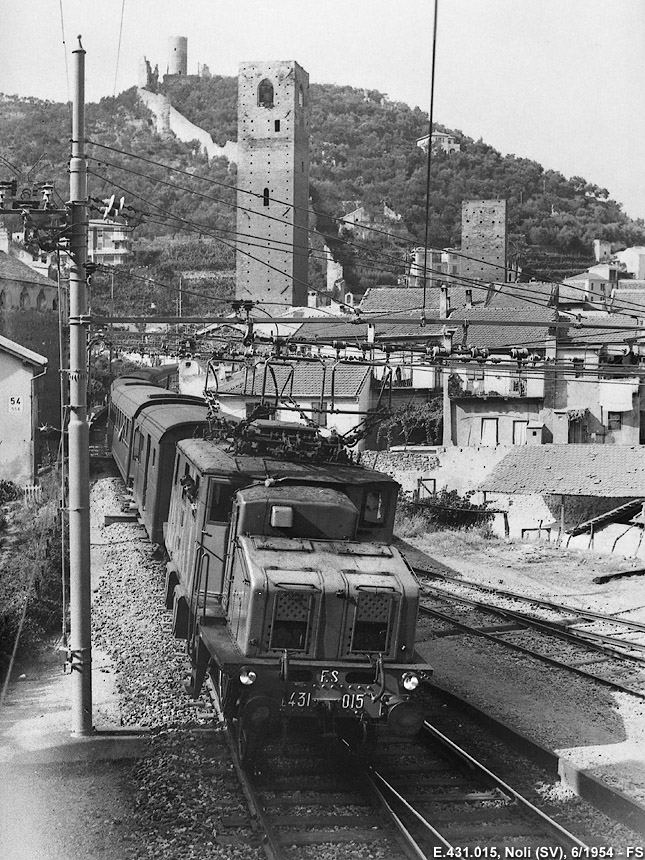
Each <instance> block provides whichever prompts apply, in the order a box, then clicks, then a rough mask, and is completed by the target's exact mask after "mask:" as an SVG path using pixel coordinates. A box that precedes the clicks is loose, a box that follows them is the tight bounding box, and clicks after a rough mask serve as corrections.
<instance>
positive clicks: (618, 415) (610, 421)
mask: <svg viewBox="0 0 645 860" xmlns="http://www.w3.org/2000/svg"><path fill="white" fill-rule="evenodd" d="M622 428H623V413H622V412H608V413H607V430H612V431H614V430H622Z"/></svg>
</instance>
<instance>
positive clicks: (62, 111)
mask: <svg viewBox="0 0 645 860" xmlns="http://www.w3.org/2000/svg"><path fill="white" fill-rule="evenodd" d="M160 89H161V90H162V91H163V92H165V93H166V94H167V95H168V97H169V98H170V101H171V102H172V104H173V105H174V106H175V107H177V109H178V110H180V111H181V112H182V113H183V114H184V115H185V116H186V117H187V118H188V119H189V120H191V121H192V122H194V123H196V124H197V125H199V126H201V127H203V128H205V129H206V130H207V131H209V133H211V135H212V136H213V138H214V139H215V140H216V141H217V142H218V143H220V144H223V143H224V142H225V141H226V140H227V139H235V136H236V122H237V120H236V79H235V78H227V77H218V76H214V77H212V78H210V79H201V78H197V77H186V78H177V79H169V80H168V81H167V83H166V84H165V85H163V86H162V87H161V88H160ZM0 119H1V120H2V125H3V136H2V142H1V143H0V156H2V158H4V159H6V160H8V161H9V162H10V163H11V164H13V165H19V166H21V167H23V168H26V169H30V168H32V167H33V166H34V165H36V167H35V169H34V170H33V172H32V174H31V178H32V179H35V180H37V179H53V180H54V182H55V184H56V191H57V194H58V197H59V200H64V199H66V196H67V193H68V191H67V189H68V176H67V162H68V139H69V125H70V118H69V108H68V106H67V105H63V104H55V103H52V102H42V101H39V100H37V99H19V98H17V97H14V96H9V97H1V96H0ZM86 125H87V138H88V140H89V141H90V142H89V143H88V146H87V152H88V156H89V162H88V167H89V171H90V176H89V193H90V195H91V196H92V197H94V198H98V199H100V198H103V197H107V196H108V195H109V194H112V193H115V192H116V193H117V194H119V195H121V194H123V195H125V197H126V202H127V204H129V205H130V206H133V207H135V208H136V209H137V210H139V213H140V215H139V216H138V217H137V218H136V219H135V222H138V226H137V230H136V232H135V236H136V237H137V238H138V239H145V240H148V242H146V243H142V245H141V247H140V249H139V252H138V255H137V258H136V259H135V265H134V271H133V275H134V276H135V277H134V278H133V279H130V280H127V279H126V277H125V276H126V272H125V271H123V272H121V273H119V275H118V277H117V278H115V282H116V283H115V301H116V309H117V310H119V306H120V303H121V300H122V299H123V302H124V303H125V304H126V305H127V306H128V307H133V309H136V310H138V311H143V310H144V309H145V308H146V307H150V305H151V304H153V303H154V304H155V305H156V309H157V310H158V311H169V310H172V309H174V307H175V306H176V301H177V293H178V283H179V275H180V273H182V272H184V271H186V270H190V271H192V272H194V271H196V270H208V272H209V277H210V281H209V278H206V279H204V280H203V281H202V282H201V283H200V288H199V290H194V292H195V293H198V295H194V296H193V297H192V299H191V294H190V291H187V292H186V294H185V296H184V297H183V298H184V299H185V302H184V309H185V312H186V313H188V312H200V311H202V310H209V309H212V307H213V304H212V301H211V297H212V298H213V299H214V298H215V297H218V298H220V299H221V297H222V296H226V295H229V294H230V292H231V290H232V288H233V277H234V271H233V270H234V251H233V244H234V240H235V211H236V210H235V191H234V185H235V178H236V172H235V165H229V164H228V163H227V162H226V160H225V159H214V160H213V161H211V163H210V164H209V163H208V161H207V159H206V158H205V157H204V156H203V155H202V154H201V152H200V151H199V149H198V147H197V146H196V145H195V143H194V142H193V143H188V144H186V143H181V142H180V141H178V140H176V139H175V138H174V137H172V136H164V137H160V136H159V135H158V134H157V133H156V132H155V130H154V124H153V121H152V118H151V116H150V114H149V112H148V111H147V109H146V108H145V107H144V106H143V105H142V104H141V102H140V101H139V100H138V98H137V95H136V89H135V88H133V89H131V90H127V91H126V92H124V93H121V94H120V95H119V96H118V97H116V98H105V99H102V100H101V101H100V102H99V103H98V104H91V105H88V106H87V111H86ZM437 127H438V128H442V127H441V126H437ZM426 133H427V115H426V114H425V112H424V111H422V110H420V109H419V108H414V109H413V108H410V107H409V106H408V105H406V104H403V103H400V102H390V101H388V100H387V99H386V98H385V97H384V96H383V95H382V94H381V93H379V92H377V91H367V92H365V91H363V90H356V89H353V88H351V87H340V86H335V85H331V84H313V85H312V86H311V198H312V202H313V206H314V208H315V210H316V213H317V218H316V224H317V228H318V229H319V230H320V231H321V232H322V233H323V234H325V236H326V238H327V241H328V242H330V243H331V244H332V245H335V248H336V253H337V255H338V256H339V257H341V258H342V259H343V262H344V263H345V264H346V277H347V280H348V281H349V283H350V284H352V285H353V286H357V287H358V288H363V289H364V288H366V287H367V286H370V285H371V284H373V283H387V282H390V283H391V282H392V281H393V279H394V278H395V277H396V274H397V270H396V267H395V266H394V267H393V266H391V265H390V266H385V268H384V267H383V266H382V265H381V266H377V265H375V263H374V258H375V257H377V256H378V257H380V259H381V260H382V259H383V255H384V254H385V253H387V254H389V255H391V256H392V257H395V258H397V259H399V258H400V257H401V249H402V248H405V247H409V246H410V244H416V243H418V242H419V241H421V240H422V238H423V235H424V230H425V226H424V225H425V189H426V161H425V156H424V154H423V152H422V151H421V150H420V149H419V148H418V147H417V146H416V143H415V141H416V139H417V138H419V137H421V136H422V135H424V134H426ZM454 134H455V135H456V137H457V138H458V140H459V141H460V143H461V144H462V152H460V153H455V154H453V155H446V154H444V153H437V154H436V155H435V156H433V162H432V181H431V192H430V201H429V214H430V221H429V236H430V242H431V243H432V244H433V245H435V246H448V245H450V246H454V245H457V246H458V245H459V240H460V227H461V224H460V222H461V203H462V200H463V199H467V198H479V197H497V196H500V197H506V198H507V200H508V228H509V250H510V252H511V253H512V254H515V255H516V256H518V257H519V259H520V261H521V262H522V264H523V265H524V267H525V269H530V268H531V267H532V266H534V264H535V263H540V264H542V269H541V270H540V274H541V275H542V276H543V277H547V278H548V277H561V276H563V275H565V274H567V273H570V272H572V271H579V270H580V269H581V268H583V267H584V266H585V265H587V264H588V263H589V262H591V257H590V255H591V242H592V240H593V239H594V238H595V237H600V238H604V239H608V240H611V241H614V242H619V243H624V244H626V245H628V244H643V243H645V225H644V224H643V222H642V221H639V222H634V221H632V220H631V219H629V218H628V217H627V216H626V215H625V214H624V213H623V212H622V209H621V206H620V204H618V203H616V202H615V201H613V200H612V199H611V198H610V196H609V192H608V191H607V190H606V189H601V188H598V187H597V186H594V185H592V184H590V183H588V182H586V181H585V180H584V179H583V178H581V177H573V178H571V179H566V178H565V177H564V176H563V175H562V174H560V173H558V172H556V171H545V170H544V169H543V168H542V167H541V165H539V164H538V163H536V162H534V161H530V160H528V159H522V158H516V157H515V156H512V155H509V156H502V155H501V154H500V153H499V152H497V151H496V150H495V149H493V148H492V147H490V146H488V145H487V144H485V143H484V142H483V141H481V140H479V141H475V140H473V139H472V138H469V137H467V136H466V135H464V134H463V133H461V132H459V131H456V132H454ZM99 144H100V145H99ZM127 153H135V154H136V156H138V157H133V156H129V155H128V154H127ZM142 158H144V159H146V160H145V161H143V160H141V159H142ZM162 165H165V166H171V167H173V168H176V169H177V170H178V171H184V172H185V173H190V174H193V176H194V177H195V178H191V177H190V176H187V175H185V173H181V172H175V171H169V170H168V169H167V167H165V166H162ZM5 174H6V175H5ZM12 175H13V174H12V171H11V170H10V169H9V167H7V168H6V171H3V174H2V176H1V177H0V178H11V177H12ZM384 202H385V203H387V205H388V206H389V207H391V208H392V209H393V210H394V211H395V212H397V213H400V215H401V220H400V221H399V222H398V223H397V224H396V227H395V228H394V230H393V236H392V237H387V236H378V235H375V236H374V237H373V238H371V239H370V240H368V241H364V242H356V243H355V244H354V246H352V245H348V244H342V243H339V242H338V222H337V220H335V219H338V218H339V217H342V215H344V214H345V213H346V212H347V211H349V210H350V209H351V208H352V207H353V206H354V204H360V205H364V206H365V207H366V208H367V209H368V211H370V212H371V213H373V214H377V213H378V212H381V211H382V208H383V203H384ZM164 235H165V236H168V235H173V236H176V237H180V236H184V237H186V239H190V243H189V247H188V249H187V250H186V251H185V252H182V254H183V256H181V255H180V254H179V252H178V250H177V248H178V246H177V245H176V244H174V245H173V247H172V248H167V249H164V248H162V247H161V246H159V245H158V244H156V243H154V242H153V240H154V239H155V238H156V237H160V236H164ZM215 236H217V237H219V238H218V239H217V240H216V241H214V239H213V237H215ZM149 242H153V244H152V245H151V244H149ZM357 245H358V246H359V247H356V246H357ZM180 257H181V259H180ZM545 266H546V271H545ZM399 271H402V268H401V269H399ZM323 276H324V274H323V268H322V266H321V265H320V264H319V262H318V261H316V260H315V259H314V260H313V262H312V268H311V280H312V284H313V285H314V286H317V287H320V286H322V284H323ZM144 277H145V278H147V279H148V281H147V283H146V285H145V288H142V286H141V284H142V281H141V278H144ZM93 292H94V301H95V303H96V304H97V306H102V305H104V304H105V302H106V297H107V295H108V291H107V281H106V279H105V278H101V276H100V275H98V274H97V275H96V276H95V278H94V286H93Z"/></svg>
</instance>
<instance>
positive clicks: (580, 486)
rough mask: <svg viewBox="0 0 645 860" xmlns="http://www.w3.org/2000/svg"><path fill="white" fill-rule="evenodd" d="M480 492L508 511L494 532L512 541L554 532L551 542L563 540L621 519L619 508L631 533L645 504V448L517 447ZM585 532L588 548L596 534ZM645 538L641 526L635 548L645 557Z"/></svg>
mask: <svg viewBox="0 0 645 860" xmlns="http://www.w3.org/2000/svg"><path fill="white" fill-rule="evenodd" d="M480 489H481V490H482V491H483V492H484V493H485V498H486V501H488V502H489V503H490V506H491V507H492V508H494V509H497V510H501V511H504V514H505V515H501V514H499V515H496V520H495V525H494V527H495V529H496V530H497V531H499V533H500V534H504V533H505V532H507V533H508V535H509V536H510V537H512V538H513V537H523V536H527V532H530V531H535V532H536V533H541V534H542V536H547V535H549V533H550V536H551V537H553V536H554V535H555V533H556V532H560V537H561V538H562V535H563V533H568V534H571V533H572V532H576V531H581V529H580V526H581V525H582V524H584V523H589V521H590V520H593V519H594V518H599V517H602V518H603V519H605V515H607V514H609V512H612V511H613V512H615V513H614V515H613V516H610V517H606V518H607V519H616V520H618V519H619V518H620V516H621V514H620V512H619V511H617V509H619V508H622V509H623V511H624V512H625V513H626V519H625V523H626V526H627V528H629V527H630V523H631V522H633V518H634V515H635V514H637V513H638V511H639V510H640V509H641V508H642V503H645V447H644V446H631V447H627V446H621V447H618V446H615V447H607V446H605V445H577V444H572V445H543V446H539V447H524V448H514V449H512V450H510V451H509V452H508V453H507V455H506V456H505V457H504V458H503V459H502V460H501V461H500V462H499V463H497V465H496V466H495V467H494V468H493V469H492V471H491V473H490V475H489V476H488V477H487V478H485V479H484V480H483V481H482V483H481V485H480ZM632 502H633V503H634V505H632V504H630V503H632ZM504 518H505V519H506V520H507V522H506V526H505V525H504V523H503V519H504ZM636 530H637V531H638V528H637V529H636ZM585 531H586V535H587V536H586V543H587V545H588V544H589V540H590V537H591V536H592V535H593V531H592V530H591V529H587V530H585ZM622 531H625V525H624V526H623V527H622ZM642 536H643V527H642V525H641V526H640V535H639V537H640V540H637V541H636V544H637V545H638V546H637V547H635V549H637V550H638V551H642V552H643V553H644V554H645V543H644V542H643V541H642ZM612 543H613V541H612ZM609 549H611V544H610V546H609ZM620 551H624V545H623V547H622V548H621V550H620Z"/></svg>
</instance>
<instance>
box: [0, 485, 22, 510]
mask: <svg viewBox="0 0 645 860" xmlns="http://www.w3.org/2000/svg"><path fill="white" fill-rule="evenodd" d="M20 496H21V491H20V487H19V486H18V485H17V484H14V482H13V481H0V505H4V504H6V503H7V502H13V501H15V500H16V499H19V498H20Z"/></svg>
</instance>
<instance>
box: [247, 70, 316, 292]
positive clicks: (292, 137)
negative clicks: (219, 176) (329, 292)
mask: <svg viewBox="0 0 645 860" xmlns="http://www.w3.org/2000/svg"><path fill="white" fill-rule="evenodd" d="M263 81H268V82H270V84H271V86H272V87H273V100H272V104H260V103H259V101H260V84H261V83H262V82H263ZM262 92H263V93H264V92H265V90H264V89H263V91H262ZM308 107H309V75H308V74H307V72H305V71H304V69H302V68H301V67H300V66H299V65H298V63H296V62H294V61H288V62H277V61H276V62H264V63H243V64H242V65H241V66H240V73H239V82H238V134H237V140H238V165H237V171H238V172H237V185H238V188H239V191H238V195H237V202H238V207H239V208H238V216H237V232H238V239H237V241H238V251H237V271H236V275H237V277H236V283H237V287H236V297H237V298H238V299H242V300H244V299H251V300H253V301H257V302H271V303H273V307H274V308H275V303H278V304H284V305H298V306H306V304H307V281H308V251H309V241H308V226H309V219H308V212H307V209H308V204H309V119H308ZM266 216H269V217H266ZM244 236H248V237H249V239H248V242H249V245H248V246H245V244H244ZM251 237H254V238H251ZM258 237H259V239H258ZM258 246H260V247H258ZM263 246H264V247H263Z"/></svg>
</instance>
